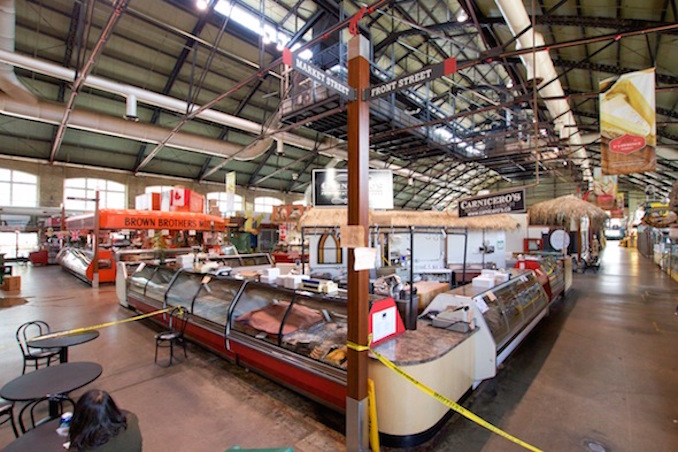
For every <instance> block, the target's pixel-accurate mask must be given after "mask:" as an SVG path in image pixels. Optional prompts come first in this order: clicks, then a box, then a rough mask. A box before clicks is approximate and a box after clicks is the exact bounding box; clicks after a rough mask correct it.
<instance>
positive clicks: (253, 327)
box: [230, 282, 305, 345]
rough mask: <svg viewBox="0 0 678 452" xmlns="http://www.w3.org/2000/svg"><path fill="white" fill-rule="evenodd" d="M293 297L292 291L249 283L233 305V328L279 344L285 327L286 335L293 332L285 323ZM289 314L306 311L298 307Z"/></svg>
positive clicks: (298, 313) (295, 314)
mask: <svg viewBox="0 0 678 452" xmlns="http://www.w3.org/2000/svg"><path fill="white" fill-rule="evenodd" d="M293 298H294V291H292V290H286V289H281V288H274V287H271V286H269V285H266V284H260V283H252V282H250V283H248V284H247V285H246V286H245V287H244V289H243V292H242V294H241V295H240V296H239V297H238V300H237V302H236V304H235V306H234V308H233V314H232V315H231V324H230V327H231V330H232V331H238V332H240V333H243V334H247V335H248V336H252V337H255V338H257V339H261V340H264V341H266V342H271V343H273V344H276V345H278V343H279V335H280V332H281V330H282V333H283V334H286V333H289V332H291V331H289V330H288V329H283V328H281V326H282V322H283V319H284V318H285V316H286V315H288V312H287V311H288V310H289V309H290V305H291V303H292V299H293ZM289 315H293V316H297V315H303V314H301V313H300V312H299V310H296V309H295V310H294V311H291V312H290V314H289ZM301 322H302V323H303V324H305V323H304V322H303V320H302V321H301Z"/></svg>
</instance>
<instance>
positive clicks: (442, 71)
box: [363, 57, 457, 100]
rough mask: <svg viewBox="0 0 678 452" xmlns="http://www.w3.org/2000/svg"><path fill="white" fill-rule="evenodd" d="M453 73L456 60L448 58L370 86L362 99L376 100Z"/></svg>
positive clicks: (455, 68)
mask: <svg viewBox="0 0 678 452" xmlns="http://www.w3.org/2000/svg"><path fill="white" fill-rule="evenodd" d="M453 72H457V59H456V58H454V57H452V58H448V59H446V60H445V61H443V62H442V63H438V64H433V65H431V66H426V67H424V68H421V69H419V70H418V71H417V72H414V73H412V74H408V75H403V76H402V77H398V78H397V79H395V80H391V81H389V82H384V83H380V84H378V85H375V86H372V87H370V88H368V89H366V90H365V91H363V99H364V100H369V99H376V98H377V97H382V96H386V95H388V94H391V93H394V92H396V91H399V90H401V89H405V88H409V87H410V86H413V85H418V84H420V83H424V82H426V81H429V80H433V79H436V78H439V77H442V76H443V75H448V74H451V73H453Z"/></svg>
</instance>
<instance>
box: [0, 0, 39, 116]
mask: <svg viewBox="0 0 678 452" xmlns="http://www.w3.org/2000/svg"><path fill="white" fill-rule="evenodd" d="M15 17H16V10H15V8H14V0H0V50H5V51H7V52H14V33H15V29H16V23H15ZM0 91H4V92H5V93H7V94H9V95H10V96H12V97H13V98H14V99H17V100H20V101H22V102H24V103H33V102H36V101H37V99H36V98H35V96H34V95H33V94H32V93H31V92H30V91H28V89H27V88H26V87H25V86H24V84H23V83H21V82H20V81H19V79H17V77H16V74H15V73H14V67H13V66H11V65H9V64H0Z"/></svg>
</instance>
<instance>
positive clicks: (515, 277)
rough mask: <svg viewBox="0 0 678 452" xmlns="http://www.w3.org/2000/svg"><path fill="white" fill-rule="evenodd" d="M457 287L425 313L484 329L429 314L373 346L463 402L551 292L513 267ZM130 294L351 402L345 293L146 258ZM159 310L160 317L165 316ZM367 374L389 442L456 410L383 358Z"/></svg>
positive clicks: (309, 390)
mask: <svg viewBox="0 0 678 452" xmlns="http://www.w3.org/2000/svg"><path fill="white" fill-rule="evenodd" d="M464 287H465V288H471V286H464ZM464 287H462V288H458V289H455V290H457V291H460V290H461V289H464ZM452 292H454V291H451V292H447V293H443V294H440V295H438V296H437V297H436V298H435V299H434V301H433V302H432V303H431V305H429V308H428V309H427V312H428V313H430V309H431V307H432V306H436V305H441V306H442V305H445V304H447V305H450V304H462V305H466V306H469V307H470V308H471V309H472V312H473V313H475V314H474V315H475V316H476V324H477V325H478V326H479V328H475V329H472V330H470V331H462V332H460V331H452V330H449V329H444V328H439V327H434V326H433V324H432V322H431V321H430V317H426V316H425V317H424V318H421V319H420V320H418V321H417V328H416V329H415V330H406V331H405V332H404V333H402V334H400V335H398V336H396V337H395V338H392V339H389V340H387V341H385V342H383V343H380V344H378V345H376V346H374V347H373V349H374V350H376V351H378V352H379V353H381V354H382V355H384V356H386V357H387V358H389V359H390V360H391V361H393V362H394V363H395V364H396V365H398V366H399V367H401V368H402V369H403V370H405V371H406V372H408V373H411V374H412V375H414V376H415V377H416V378H418V379H420V380H421V381H422V382H424V383H425V384H427V385H428V386H430V387H432V388H433V389H434V390H436V391H437V392H439V393H440V394H443V395H444V396H445V397H448V398H450V399H452V400H458V399H459V398H460V397H461V396H463V395H464V393H466V392H467V391H468V390H470V389H472V388H473V387H474V386H475V385H476V384H477V383H478V382H480V381H481V380H483V379H486V378H492V377H493V376H494V375H495V374H496V357H497V353H498V350H500V349H503V348H506V347H507V346H508V344H509V343H510V342H513V341H515V340H516V338H517V336H518V335H520V333H521V332H522V331H524V330H525V326H526V324H529V323H531V322H533V321H534V319H535V318H537V316H538V315H539V313H540V312H541V311H543V309H544V308H545V307H546V306H547V305H548V299H547V297H546V294H545V292H544V290H543V289H542V286H541V285H540V284H539V282H538V281H537V279H536V278H535V277H534V274H533V272H531V271H523V272H519V271H514V272H513V273H512V278H511V279H510V280H509V281H508V282H507V283H505V284H502V285H501V286H500V287H497V288H495V289H492V290H490V291H488V290H485V291H478V292H477V293H474V294H473V295H472V296H471V298H468V297H466V298H464V297H461V298H460V294H461V292H459V293H457V294H453V293H452ZM126 293H127V303H128V304H129V306H131V307H133V308H134V309H136V310H138V311H140V312H151V311H154V310H157V309H161V308H164V307H167V306H183V307H184V308H186V309H187V310H188V311H189V313H190V316H189V323H188V325H187V328H186V333H185V334H186V336H187V338H188V339H190V340H192V341H195V342H197V343H200V344H201V345H203V346H205V347H207V348H209V349H210V350H212V351H213V352H215V353H217V354H219V355H221V356H223V357H225V358H227V359H229V360H232V361H234V362H237V363H238V364H240V365H243V366H245V367H248V368H251V369H253V370H255V371H257V372H260V373H262V374H264V375H266V376H267V377H269V378H272V379H274V380H276V381H278V382H280V383H281V384H284V385H286V386H288V387H290V388H291V389H294V390H295V391H297V392H300V393H302V394H304V395H306V396H308V397H310V398H312V399H314V400H316V401H319V402H321V403H323V404H325V405H327V406H329V407H331V408H333V409H336V410H339V411H343V410H344V409H345V404H346V378H347V375H346V365H347V361H346V348H347V347H346V344H347V329H348V324H347V300H346V292H344V291H339V292H337V293H336V294H334V295H327V294H325V295H323V294H316V293H311V292H305V291H300V290H292V289H286V288H282V287H278V286H275V285H270V284H265V283H261V282H257V281H252V280H244V279H243V280H241V279H235V278H231V277H227V276H212V275H206V274H202V273H194V272H189V271H184V270H175V269H172V268H169V267H166V266H160V265H155V264H142V265H140V266H139V267H138V268H137V270H136V272H135V273H133V274H132V275H130V276H129V278H128V280H127V291H126ZM467 295H468V294H467ZM441 297H442V301H441V302H438V300H439V299H441ZM375 300H376V298H372V299H371V300H370V304H372V303H373V302H374V301H375ZM480 300H482V302H481V301H480ZM483 303H484V304H483ZM441 309H444V307H443V308H441ZM161 317H162V316H156V317H155V320H157V321H163V319H162V318H161ZM478 319H482V320H481V321H478ZM485 319H487V320H485ZM369 375H370V378H372V379H373V380H374V381H375V391H376V399H377V416H378V419H379V431H380V436H381V438H382V441H383V442H384V444H385V445H392V446H412V445H416V444H420V443H421V442H423V441H425V440H427V439H428V438H430V437H432V436H433V435H434V434H435V433H436V432H437V431H438V430H439V429H440V428H441V427H442V426H443V425H444V423H445V421H446V420H447V419H448V418H449V417H450V416H451V411H449V410H448V409H447V408H446V407H445V406H444V405H442V404H440V403H439V402H438V401H437V400H435V399H433V398H431V397H429V396H428V395H426V394H424V393H423V392H421V391H419V390H418V389H417V388H415V387H414V386H412V385H410V384H409V383H407V382H406V381H405V380H404V379H402V377H400V376H399V375H397V374H396V373H394V372H393V371H391V370H389V369H388V368H386V367H385V366H383V365H382V364H381V363H380V362H379V361H378V360H376V359H370V362H369Z"/></svg>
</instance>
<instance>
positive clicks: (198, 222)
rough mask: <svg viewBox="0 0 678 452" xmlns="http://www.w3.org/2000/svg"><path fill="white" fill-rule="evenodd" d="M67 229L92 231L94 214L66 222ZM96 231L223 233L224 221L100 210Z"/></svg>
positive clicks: (156, 212)
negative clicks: (133, 230) (151, 230)
mask: <svg viewBox="0 0 678 452" xmlns="http://www.w3.org/2000/svg"><path fill="white" fill-rule="evenodd" d="M66 226H67V228H68V229H81V230H82V229H85V230H92V229H94V213H93V212H91V213H86V214H83V215H76V216H74V217H70V218H67V219H66ZM99 229H102V230H106V229H108V230H120V229H169V230H175V231H176V230H181V231H191V230H194V231H223V230H225V229H226V224H225V222H224V219H223V218H221V217H216V216H214V215H205V214H202V213H193V212H165V211H159V210H120V209H100V210H99Z"/></svg>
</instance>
